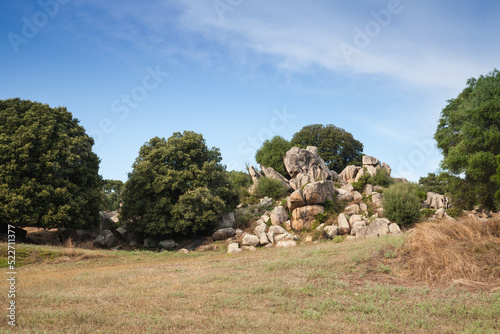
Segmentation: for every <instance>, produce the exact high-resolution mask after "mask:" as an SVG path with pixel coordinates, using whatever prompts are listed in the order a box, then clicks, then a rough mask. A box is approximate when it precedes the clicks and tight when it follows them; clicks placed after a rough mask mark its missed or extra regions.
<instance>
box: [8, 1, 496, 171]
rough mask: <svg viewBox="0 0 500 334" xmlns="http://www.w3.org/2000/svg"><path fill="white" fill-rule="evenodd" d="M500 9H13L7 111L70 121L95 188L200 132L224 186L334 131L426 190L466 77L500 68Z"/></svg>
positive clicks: (42, 5)
mask: <svg viewBox="0 0 500 334" xmlns="http://www.w3.org/2000/svg"><path fill="white" fill-rule="evenodd" d="M499 14H500V3H499V2H496V1H486V0H482V1H451V0H443V1H431V0H413V1H412V0H401V1H396V0H388V1H387V0H386V1H378V0H365V1H350V2H347V1H327V0H310V1H307V2H306V1H299V0H287V1H284V0H275V1H263V0H196V1H194V0H191V1H188V0H163V1H160V0H151V1H144V2H138V1H129V0H121V1H116V0H109V1H98V0H86V1H83V0H82V1H80V0H41V1H23V0H19V1H4V2H3V3H2V10H1V11H0V18H1V20H0V36H1V39H0V50H1V52H0V64H1V65H0V66H1V71H0V73H1V76H2V80H0V99H6V98H12V97H20V98H23V99H31V100H35V101H39V102H43V103H48V104H49V105H50V106H52V107H56V106H66V107H67V108H68V110H70V111H71V112H72V113H73V115H74V117H76V118H78V119H79V120H80V124H81V125H83V126H84V127H85V129H86V130H87V132H88V133H89V134H91V135H92V136H93V137H94V138H95V140H96V145H95V146H94V151H95V152H96V153H97V155H98V156H99V157H100V159H101V170H100V173H101V174H102V176H103V177H104V178H107V179H120V180H123V181H125V180H126V179H127V173H128V172H130V171H131V165H132V163H133V161H134V159H135V158H136V156H137V153H138V151H139V148H140V147H141V145H143V144H144V143H145V142H146V141H148V140H149V139H150V138H152V137H154V136H160V137H166V138H168V137H169V136H171V135H172V133H173V132H177V131H183V130H192V131H196V132H199V133H202V134H203V136H204V138H205V139H206V142H207V145H209V146H210V147H212V146H215V147H218V148H220V151H221V154H222V157H223V162H224V164H226V165H227V167H228V169H230V170H233V169H235V170H243V169H244V166H245V163H250V164H255V160H254V155H255V151H256V150H257V149H258V148H259V147H260V145H261V144H262V142H263V141H264V140H265V139H269V138H271V137H272V136H274V135H280V136H283V137H284V138H286V139H291V137H292V135H293V134H294V133H295V132H297V131H299V130H300V129H301V128H302V127H303V126H305V125H309V124H316V123H320V124H334V125H336V126H338V127H341V128H344V129H345V130H347V131H349V132H351V133H352V134H353V136H354V137H355V138H356V139H358V140H360V141H361V142H362V143H363V144H364V153H365V154H367V155H372V156H375V157H377V158H379V159H380V160H381V161H383V162H387V163H388V164H389V165H390V166H391V167H392V169H393V176H400V177H406V178H408V179H410V180H414V181H418V178H419V177H420V176H425V175H427V173H428V172H433V171H435V170H436V169H437V168H438V167H439V161H440V160H441V155H440V153H439V152H438V151H437V149H436V148H435V142H434V140H433V134H434V131H435V129H436V126H437V122H438V119H439V115H440V112H441V110H442V108H443V107H445V105H446V101H447V100H448V99H450V98H454V97H456V96H457V95H458V93H460V91H461V90H462V89H463V88H464V87H465V85H466V81H467V79H468V78H470V77H477V76H479V75H481V74H487V73H488V72H490V71H491V70H493V69H494V68H500V64H499V62H500V43H499V37H498V32H499V31H500V20H498V17H499Z"/></svg>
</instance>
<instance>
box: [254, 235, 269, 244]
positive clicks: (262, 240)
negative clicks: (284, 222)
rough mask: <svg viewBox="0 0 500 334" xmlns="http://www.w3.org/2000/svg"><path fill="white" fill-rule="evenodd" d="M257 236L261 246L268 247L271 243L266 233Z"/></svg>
mask: <svg viewBox="0 0 500 334" xmlns="http://www.w3.org/2000/svg"><path fill="white" fill-rule="evenodd" d="M257 236H258V237H259V244H261V245H267V244H268V243H269V239H268V238H267V233H266V232H262V233H259V234H258V235H257Z"/></svg>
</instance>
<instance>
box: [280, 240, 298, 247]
mask: <svg viewBox="0 0 500 334" xmlns="http://www.w3.org/2000/svg"><path fill="white" fill-rule="evenodd" d="M295 246H297V242H296V241H294V240H281V241H278V243H277V244H276V247H279V248H289V247H295Z"/></svg>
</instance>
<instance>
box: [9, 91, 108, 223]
mask: <svg viewBox="0 0 500 334" xmlns="http://www.w3.org/2000/svg"><path fill="white" fill-rule="evenodd" d="M93 144H94V140H93V139H92V138H90V137H89V136H88V135H87V134H86V133H85V129H84V128H83V127H82V126H80V125H79V124H78V120H77V119H75V118H73V115H72V114H71V113H70V112H69V111H68V110H67V109H66V108H64V107H58V108H51V107H49V106H48V105H47V104H42V103H38V102H32V101H28V100H21V99H19V98H16V99H9V100H0V222H3V223H11V224H16V225H31V226H39V227H45V228H56V227H73V228H90V227H93V226H95V225H97V224H98V222H99V203H100V200H101V196H100V194H101V178H100V176H99V174H98V170H99V159H98V157H97V156H96V155H95V154H94V153H93V152H92V145H93Z"/></svg>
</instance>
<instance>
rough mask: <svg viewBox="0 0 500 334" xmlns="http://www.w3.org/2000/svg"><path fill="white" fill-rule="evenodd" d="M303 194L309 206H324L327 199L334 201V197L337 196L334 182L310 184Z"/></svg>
mask: <svg viewBox="0 0 500 334" xmlns="http://www.w3.org/2000/svg"><path fill="white" fill-rule="evenodd" d="M303 193H304V199H305V200H306V203H307V204H308V205H314V204H316V205H320V204H324V203H325V201H326V200H327V199H330V200H331V199H333V195H334V194H335V191H334V187H333V181H329V180H328V181H318V182H313V183H309V184H307V185H306V186H305V187H304V189H303Z"/></svg>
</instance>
